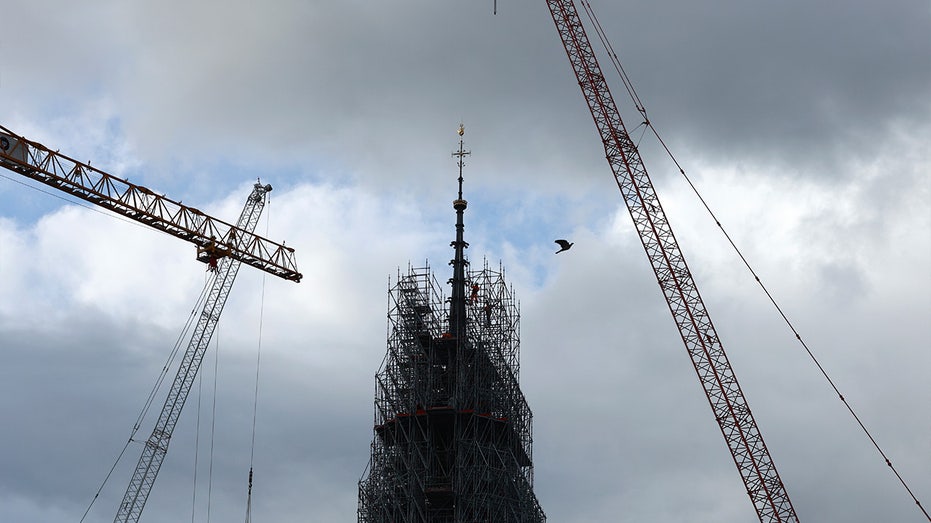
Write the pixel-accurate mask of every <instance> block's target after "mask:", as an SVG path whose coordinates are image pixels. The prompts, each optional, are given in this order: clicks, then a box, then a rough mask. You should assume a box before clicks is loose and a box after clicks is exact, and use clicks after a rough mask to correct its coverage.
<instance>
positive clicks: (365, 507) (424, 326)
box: [358, 251, 546, 523]
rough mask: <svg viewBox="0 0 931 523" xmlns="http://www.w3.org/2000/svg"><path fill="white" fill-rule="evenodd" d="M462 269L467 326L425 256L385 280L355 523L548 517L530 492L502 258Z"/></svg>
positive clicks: (512, 317)
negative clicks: (379, 356)
mask: <svg viewBox="0 0 931 523" xmlns="http://www.w3.org/2000/svg"><path fill="white" fill-rule="evenodd" d="M459 252H460V253H461V251H459ZM457 260H459V263H460V264H461V266H464V267H467V266H468V262H465V261H464V259H462V258H461V257H460V254H457ZM454 262H456V260H454ZM463 274H465V281H463V282H462V283H460V285H461V287H464V289H460V292H458V293H457V292H455V290H454V293H453V294H454V295H457V294H458V295H459V296H461V298H459V299H460V300H461V301H462V302H464V305H465V311H466V312H465V320H464V328H461V327H460V328H457V327H456V325H455V322H453V321H450V311H451V310H456V308H457V307H456V304H454V303H452V302H453V301H454V300H453V298H449V299H447V298H446V297H445V296H444V294H443V290H442V287H441V286H440V285H438V283H437V281H436V279H435V277H434V276H433V274H432V273H431V271H430V268H429V266H426V267H422V268H411V267H408V271H407V273H406V274H401V272H400V271H399V272H398V277H397V280H396V283H395V284H394V285H393V286H390V285H389V291H388V294H389V298H390V300H389V312H388V321H389V332H388V344H387V345H388V351H387V354H386V356H385V359H384V361H383V362H382V365H381V368H380V369H379V371H378V373H377V375H376V394H375V430H374V432H375V436H374V438H373V441H372V446H371V459H370V461H369V464H368V467H367V469H366V473H365V475H364V477H363V479H362V480H361V481H360V482H359V506H358V520H359V522H360V523H363V522H364V523H376V522H377V523H389V522H390V523H401V522H405V523H406V522H418V523H419V522H437V523H440V522H442V523H445V522H485V521H493V522H522V523H523V522H528V523H529V522H543V521H545V520H546V516H545V515H544V513H543V510H542V509H541V508H540V504H539V503H538V502H537V499H536V496H535V495H534V493H533V459H532V451H531V447H532V442H533V438H532V432H531V421H532V414H531V412H530V408H529V407H528V405H527V401H526V399H525V398H524V395H523V394H522V393H521V391H520V387H519V384H518V374H519V347H520V313H519V310H518V304H517V301H516V299H515V296H514V292H513V289H511V288H510V287H509V286H508V285H507V284H506V282H505V280H504V270H503V268H501V267H500V266H499V268H498V269H497V270H494V269H492V268H490V267H489V266H488V263H487V261H486V262H485V263H484V266H483V268H482V269H481V270H475V271H472V270H468V269H466V270H465V271H463ZM454 279H455V278H454ZM450 283H454V289H455V282H454V281H453V280H450ZM463 290H464V291H465V292H464V293H463V292H461V291H463ZM461 323H463V322H461V320H460V325H461ZM460 329H461V330H460Z"/></svg>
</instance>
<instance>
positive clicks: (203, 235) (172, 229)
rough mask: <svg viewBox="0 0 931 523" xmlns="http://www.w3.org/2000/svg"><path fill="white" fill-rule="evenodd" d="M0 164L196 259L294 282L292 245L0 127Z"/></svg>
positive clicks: (296, 274) (295, 264)
mask: <svg viewBox="0 0 931 523" xmlns="http://www.w3.org/2000/svg"><path fill="white" fill-rule="evenodd" d="M0 166H2V167H5V168H6V169H9V170H11V171H13V172H16V173H18V174H21V175H23V176H25V177H27V178H31V179H33V180H35V181H37V182H41V183H44V184H45V185H48V186H50V187H53V188H55V189H58V190H60V191H64V192H67V193H69V194H72V195H74V196H77V197H78V198H81V199H82V200H85V201H87V202H90V203H93V204H95V205H99V206H100V207H104V208H106V209H109V210H111V211H113V212H115V213H117V214H120V215H122V216H125V217H127V218H130V219H132V220H135V221H137V222H141V223H143V224H145V225H148V226H149V227H153V228H155V229H158V230H160V231H163V232H166V233H168V234H170V235H172V236H175V237H177V238H181V239H182V240H185V241H188V242H191V243H193V244H194V245H196V246H197V247H198V259H199V260H200V261H203V262H209V261H210V259H211V258H213V259H216V258H220V257H223V256H229V257H231V258H234V259H236V260H239V261H241V262H243V263H245V264H247V265H251V266H253V267H255V268H257V269H261V270H263V271H265V272H268V273H269V274H273V275H275V276H278V277H280V278H284V279H286V280H290V281H294V282H299V281H301V273H300V272H298V270H297V263H296V262H295V260H294V249H292V248H290V247H286V246H285V245H284V244H281V243H276V242H273V241H271V240H268V239H266V238H263V237H261V236H257V235H255V234H253V233H252V231H245V230H243V229H241V228H238V227H236V226H233V225H231V224H229V223H226V222H224V221H222V220H218V219H216V218H213V217H211V216H208V215H206V214H204V213H203V212H201V211H199V210H197V209H195V208H193V207H189V206H187V205H183V204H182V203H181V202H176V201H174V200H171V199H169V198H166V197H164V196H162V195H159V194H156V193H154V192H152V191H151V190H150V189H147V188H145V187H142V186H140V185H136V184H134V183H130V182H129V181H127V180H123V179H120V178H117V177H116V176H113V175H111V174H107V173H105V172H103V171H101V170H100V169H97V168H95V167H92V166H91V165H90V164H89V163H84V162H79V161H77V160H75V159H73V158H69V157H67V156H65V155H63V154H61V153H59V152H58V151H52V150H51V149H49V148H48V147H46V146H44V145H42V144H40V143H37V142H33V141H30V140H27V139H26V138H23V137H22V136H19V135H17V134H15V133H14V132H12V131H10V130H9V129H7V128H6V127H3V126H0Z"/></svg>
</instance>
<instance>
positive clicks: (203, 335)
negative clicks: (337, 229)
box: [113, 183, 272, 523]
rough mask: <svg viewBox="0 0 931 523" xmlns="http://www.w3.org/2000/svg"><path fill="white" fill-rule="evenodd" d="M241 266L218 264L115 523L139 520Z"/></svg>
mask: <svg viewBox="0 0 931 523" xmlns="http://www.w3.org/2000/svg"><path fill="white" fill-rule="evenodd" d="M271 190H272V187H271V186H270V185H264V186H263V185H262V184H261V183H256V184H255V187H254V188H253V191H252V194H250V195H249V199H248V200H247V201H246V206H245V207H244V208H243V210H242V214H241V215H240V217H239V221H238V222H237V224H236V226H237V228H238V229H239V230H243V231H248V232H252V231H253V230H255V226H256V224H257V223H258V221H259V216H260V215H261V214H262V209H263V208H264V207H265V194H266V193H267V192H268V191H271ZM240 265H241V262H240V261H239V260H236V259H233V258H231V257H224V258H222V259H220V260H219V262H218V263H217V267H216V272H215V274H216V277H215V278H214V279H213V283H212V284H210V285H211V288H210V293H209V294H208V295H207V299H206V300H205V301H204V307H203V309H202V311H201V313H200V317H199V319H198V322H197V326H196V327H194V333H193V334H192V335H191V340H190V342H189V343H188V347H187V350H186V351H185V353H184V358H183V359H182V360H181V365H180V366H179V367H178V372H177V374H176V375H175V379H174V382H173V383H172V385H171V390H170V391H169V392H168V397H167V398H166V399H165V405H164V406H163V407H162V412H161V414H160V415H159V418H158V422H157V423H156V424H155V428H154V429H152V435H151V436H149V439H148V440H147V441H146V442H145V446H144V447H143V449H142V456H140V457H139V462H138V463H137V464H136V470H135V472H133V477H132V479H131V480H130V482H129V486H128V487H127V488H126V493H125V494H124V495H123V501H122V503H120V508H119V511H118V512H117V514H116V518H115V519H114V520H113V521H114V523H123V522H135V521H139V517H140V516H141V515H142V509H143V508H144V507H145V502H146V500H147V499H148V497H149V492H150V491H151V490H152V485H153V484H154V483H155V477H156V476H157V475H158V471H159V469H160V468H161V466H162V461H163V460H164V459H165V454H166V453H167V452H168V443H169V440H170V439H171V435H172V432H173V431H174V429H175V425H176V424H177V423H178V417H179V416H180V415H181V409H182V408H183V407H184V402H185V401H186V400H187V397H188V393H189V392H190V391H191V386H192V385H193V384H194V378H195V377H196V376H197V371H198V369H199V368H200V364H201V361H203V358H204V353H205V352H206V351H207V347H208V346H209V345H210V339H211V338H212V337H213V332H214V330H215V329H216V326H217V322H218V321H219V319H220V313H221V312H223V306H224V305H225V304H226V298H227V297H228V296H229V292H230V289H231V288H232V286H233V281H234V280H235V279H236V274H237V272H238V271H239V266H240Z"/></svg>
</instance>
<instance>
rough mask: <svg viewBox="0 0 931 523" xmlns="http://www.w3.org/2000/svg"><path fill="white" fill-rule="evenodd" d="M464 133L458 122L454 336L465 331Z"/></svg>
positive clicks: (451, 322)
mask: <svg viewBox="0 0 931 523" xmlns="http://www.w3.org/2000/svg"><path fill="white" fill-rule="evenodd" d="M464 134H465V127H464V126H463V125H462V124H461V123H460V124H459V150H458V151H456V152H454V153H453V156H454V157H456V158H458V161H457V165H458V166H459V195H458V196H459V197H458V198H457V199H455V200H453V209H455V210H456V240H455V241H454V242H452V243H450V244H449V245H450V247H452V248H453V250H454V251H455V256H454V258H453V259H452V261H450V262H449V264H450V265H452V266H453V277H452V279H451V280H450V283H451V284H452V287H453V290H452V296H451V298H450V306H449V333H450V334H452V335H453V336H454V337H456V338H460V337H464V336H465V332H466V277H465V274H466V266H467V265H468V264H469V262H468V261H466V259H465V250H466V249H467V248H469V244H468V243H466V242H465V240H464V239H463V230H464V229H465V225H464V224H463V221H462V216H463V214H464V213H465V209H466V207H467V205H468V203H467V202H466V201H465V200H464V199H463V198H462V168H463V167H464V166H465V161H464V158H465V157H466V156H468V155H469V154H472V153H471V152H470V151H466V150H465V148H464V145H463V140H462V136H463V135H464Z"/></svg>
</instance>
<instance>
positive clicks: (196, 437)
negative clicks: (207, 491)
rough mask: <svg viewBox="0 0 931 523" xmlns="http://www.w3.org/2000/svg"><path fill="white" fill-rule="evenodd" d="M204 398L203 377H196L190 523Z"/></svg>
mask: <svg viewBox="0 0 931 523" xmlns="http://www.w3.org/2000/svg"><path fill="white" fill-rule="evenodd" d="M203 397H204V375H203V374H200V375H198V376H197V421H196V422H195V423H194V481H193V488H192V489H191V491H192V492H191V523H194V517H195V514H196V513H197V466H198V465H199V462H200V410H201V403H202V400H203Z"/></svg>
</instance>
